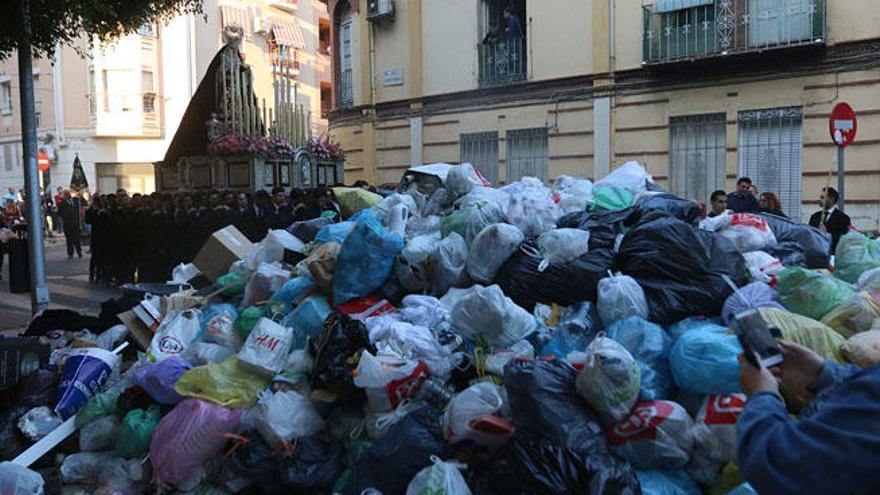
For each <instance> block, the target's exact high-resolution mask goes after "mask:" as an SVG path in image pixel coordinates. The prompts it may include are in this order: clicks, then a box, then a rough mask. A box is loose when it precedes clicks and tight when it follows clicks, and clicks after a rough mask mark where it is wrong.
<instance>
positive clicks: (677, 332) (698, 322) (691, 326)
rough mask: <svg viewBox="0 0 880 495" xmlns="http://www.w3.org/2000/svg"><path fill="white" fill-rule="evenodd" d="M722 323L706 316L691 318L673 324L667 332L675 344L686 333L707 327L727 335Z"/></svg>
mask: <svg viewBox="0 0 880 495" xmlns="http://www.w3.org/2000/svg"><path fill="white" fill-rule="evenodd" d="M719 323H721V321H720V320H716V319H715V318H706V317H704V316H691V317H690V318H685V319H683V320H681V321H679V322H677V323H673V324H672V325H669V327H668V328H667V331H668V333H669V336H670V337H672V340H673V342H674V341H676V340H678V338H679V337H681V336H682V335H683V334H684V333H685V332H690V331H692V330H696V329H698V328H703V327H706V328H707V329H708V330H710V331H713V332H717V333H727V328H726V327H723V326H721V325H719Z"/></svg>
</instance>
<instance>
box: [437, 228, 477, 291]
mask: <svg viewBox="0 0 880 495" xmlns="http://www.w3.org/2000/svg"><path fill="white" fill-rule="evenodd" d="M467 260H468V245H467V243H466V242H465V240H464V238H463V237H462V236H460V235H458V233H456V232H453V233H452V234H449V235H448V236H446V237H444V238H443V240H441V241H440V242H439V243H437V248H436V249H435V250H434V254H433V255H432V257H431V293H432V294H434V295H436V296H438V297H439V296H442V295H444V294H446V293H447V292H448V291H449V289H450V288H452V287H461V286H462V285H464V284H465V282H466V281H467V280H468V272H467Z"/></svg>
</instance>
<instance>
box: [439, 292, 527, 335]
mask: <svg viewBox="0 0 880 495" xmlns="http://www.w3.org/2000/svg"><path fill="white" fill-rule="evenodd" d="M452 326H453V327H454V328H455V329H456V330H457V331H458V332H460V333H461V334H462V335H464V336H466V337H471V338H475V337H478V336H482V337H484V338H485V339H486V340H487V341H488V343H489V344H490V345H493V346H497V347H507V346H511V345H513V344H514V343H515V342H518V341H519V340H522V339H523V338H524V337H525V336H526V335H528V334H530V333H531V332H532V331H533V330H534V329H535V327H536V326H537V322H535V319H534V318H533V317H532V315H531V314H529V312H528V311H526V310H524V309H522V308H521V307H519V306H517V305H516V304H515V303H514V302H513V301H511V300H510V298H509V297H506V296H505V295H504V292H502V291H501V288H500V287H498V286H497V285H490V286H488V287H483V286H480V285H475V286H473V287H471V288H469V289H467V292H466V293H464V294H461V295H460V298H459V299H458V300H457V301H456V302H455V305H454V306H452Z"/></svg>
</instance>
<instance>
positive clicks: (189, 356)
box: [181, 342, 235, 366]
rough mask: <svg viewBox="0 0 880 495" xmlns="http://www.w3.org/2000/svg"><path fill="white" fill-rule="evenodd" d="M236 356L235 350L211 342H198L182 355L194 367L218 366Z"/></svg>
mask: <svg viewBox="0 0 880 495" xmlns="http://www.w3.org/2000/svg"><path fill="white" fill-rule="evenodd" d="M234 355H235V350H234V349H232V348H230V347H226V346H224V345H220V344H213V343H211V342H196V343H195V344H193V345H191V346H189V347H188V348H187V349H186V351H184V353H183V354H182V355H181V357H183V358H184V359H186V360H187V361H189V362H190V363H192V364H193V365H194V366H201V365H203V364H216V363H221V362H223V361H226V360H227V359H229V358H230V357H232V356H234Z"/></svg>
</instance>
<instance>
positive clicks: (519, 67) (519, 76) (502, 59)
mask: <svg viewBox="0 0 880 495" xmlns="http://www.w3.org/2000/svg"><path fill="white" fill-rule="evenodd" d="M478 51H479V57H480V60H479V62H480V87H482V88H492V87H497V86H506V85H508V84H513V83H516V82H520V81H525V80H526V39H525V38H521V37H518V38H510V39H505V40H497V41H490V42H484V43H482V44H480V45H479V46H478Z"/></svg>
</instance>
